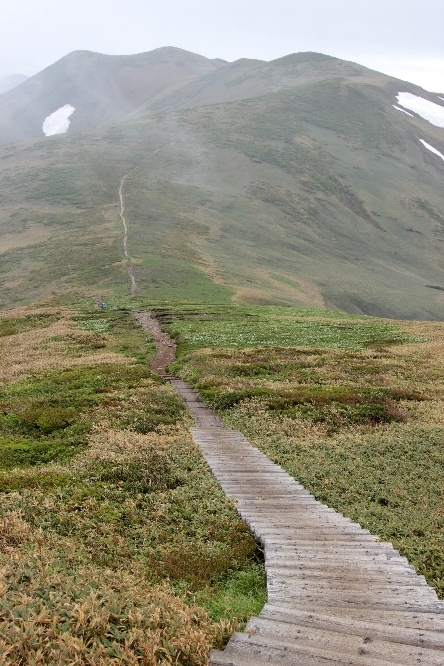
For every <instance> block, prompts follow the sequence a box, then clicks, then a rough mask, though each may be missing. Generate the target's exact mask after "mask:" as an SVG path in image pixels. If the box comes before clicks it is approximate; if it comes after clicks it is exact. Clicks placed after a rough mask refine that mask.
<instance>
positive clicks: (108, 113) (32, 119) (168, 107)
mask: <svg viewBox="0 0 444 666" xmlns="http://www.w3.org/2000/svg"><path fill="white" fill-rule="evenodd" d="M368 71H369V70H366V69H365V67H361V66H360V65H356V64H355V63H351V62H346V61H344V60H340V59H338V58H332V57H330V56H327V55H323V54H320V53H296V54H292V55H288V56H285V57H284V58H279V59H278V60H273V61H271V62H265V61H263V60H252V59H248V58H241V59H240V60H237V61H235V62H226V61H225V60H221V59H218V58H215V59H209V58H205V57H204V56H201V55H197V54H195V53H190V52H189V51H184V50H183V49H178V48H174V47H171V46H167V47H163V48H159V49H155V50H154V51H149V52H147V53H139V54H137V55H129V56H109V55H103V54H101V53H93V52H91V51H73V52H72V53H69V54H68V55H66V56H65V57H63V58H61V60H58V61H57V62H55V63H54V64H53V65H50V66H49V67H47V68H46V69H44V70H42V71H41V72H39V73H38V74H36V75H35V76H32V77H31V78H29V79H28V80H27V81H26V82H25V83H24V85H22V86H20V87H19V88H16V89H12V90H9V92H7V93H6V94H5V95H3V96H2V97H1V98H0V143H1V144H5V143H9V142H11V141H20V140H22V139H28V138H32V137H38V136H43V134H44V133H43V129H42V128H43V123H44V122H45V119H46V118H48V117H49V116H51V115H52V114H54V113H56V112H58V111H59V110H60V109H62V108H64V107H66V105H69V106H72V107H73V108H75V110H76V111H75V113H74V114H73V116H72V118H71V123H70V128H69V131H73V130H79V129H85V128H88V127H100V126H102V125H106V124H109V123H113V122H117V121H120V120H129V119H134V118H140V117H142V116H144V115H148V114H153V113H158V112H163V113H168V112H170V111H176V110H178V109H185V108H195V107H199V106H208V105H214V104H220V103H223V102H233V101H238V100H242V99H247V98H252V97H258V96H261V95H266V94H269V93H273V92H279V91H282V90H288V89H289V88H293V87H295V86H300V85H305V84H307V83H316V82H319V81H323V80H328V79H331V78H335V77H338V76H341V77H350V76H351V77H359V76H361V75H362V74H363V73H364V72H368ZM16 85H17V84H16Z"/></svg>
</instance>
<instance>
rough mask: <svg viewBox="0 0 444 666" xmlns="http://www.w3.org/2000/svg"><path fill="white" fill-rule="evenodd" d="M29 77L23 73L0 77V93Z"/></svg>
mask: <svg viewBox="0 0 444 666" xmlns="http://www.w3.org/2000/svg"><path fill="white" fill-rule="evenodd" d="M28 78H29V77H27V76H25V75H24V74H10V75H9V76H2V77H0V95H1V94H2V93H4V92H7V91H8V90H12V88H15V87H16V86H19V85H20V84H21V83H23V82H24V81H26V79H28Z"/></svg>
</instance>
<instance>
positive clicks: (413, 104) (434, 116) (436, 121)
mask: <svg viewBox="0 0 444 666" xmlns="http://www.w3.org/2000/svg"><path fill="white" fill-rule="evenodd" d="M396 99H397V100H398V103H399V104H400V105H401V106H403V107H404V108H406V109H410V111H414V112H415V113H417V114H418V116H421V117H422V118H424V120H428V122H429V123H431V124H432V125H435V126H436V127H444V107H443V106H441V105H440V104H435V103H434V102H429V100H428V99H424V97H418V95H412V94H411V93H408V92H400V93H398V95H397V97H396Z"/></svg>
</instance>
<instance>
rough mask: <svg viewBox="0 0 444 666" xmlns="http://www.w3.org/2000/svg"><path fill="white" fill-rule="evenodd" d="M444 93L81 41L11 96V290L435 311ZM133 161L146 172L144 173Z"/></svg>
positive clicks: (442, 296) (316, 61)
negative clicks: (132, 289)
mask: <svg viewBox="0 0 444 666" xmlns="http://www.w3.org/2000/svg"><path fill="white" fill-rule="evenodd" d="M443 132H444V95H443V94H436V93H430V92H427V91H425V90H423V89H422V88H420V87H419V86H415V85H413V84H411V83H408V82H405V81H401V80H399V79H396V78H393V77H389V76H386V75H384V74H381V73H379V72H376V71H373V70H370V69H367V68H365V67H363V66H361V65H359V64H356V63H353V62H348V61H344V60H341V59H338V58H333V57H330V56H327V55H323V54H320V53H311V52H308V53H295V54H290V55H288V56H285V57H283V58H279V59H277V60H273V61H270V62H265V61H261V60H251V59H240V60H237V61H235V62H231V63H230V62H226V61H224V60H221V59H208V58H205V57H203V56H200V55H197V54H194V53H190V52H188V51H184V50H182V49H177V48H173V47H165V48H160V49H156V50H154V51H151V52H148V53H141V54H138V55H134V56H106V55H102V54H98V53H92V52H89V51H76V52H73V53H71V54H69V55H67V56H65V57H64V58H62V59H61V60H59V61H58V62H56V63H54V64H53V65H51V66H50V67H48V68H46V69H45V70H43V71H42V72H40V73H39V74H37V75H35V76H33V77H31V78H30V79H29V80H27V81H25V82H24V83H23V84H21V85H20V86H18V87H17V88H15V89H13V90H10V91H8V92H6V93H4V94H3V95H1V96H0V142H1V143H3V144H4V145H3V146H2V147H1V148H0V192H1V207H0V247H1V248H2V254H1V270H0V295H1V303H2V304H3V305H8V304H11V303H17V302H22V301H23V300H26V299H28V300H29V299H37V298H41V297H45V296H48V295H50V294H59V293H60V294H67V293H71V292H72V291H74V292H76V293H77V292H78V290H86V291H88V292H94V293H97V290H98V289H99V290H102V291H106V290H118V291H119V292H122V291H123V292H125V291H127V290H128V271H127V265H126V258H125V256H126V255H125V254H124V253H123V246H122V231H123V230H122V220H121V218H120V216H119V210H120V203H119V191H120V187H121V184H122V178H123V177H124V176H126V178H125V181H124V187H123V190H122V197H123V200H124V205H125V219H126V223H127V225H128V233H127V237H128V238H127V241H128V257H127V259H128V261H129V260H131V266H132V268H131V275H133V277H134V279H135V281H136V283H137V287H138V293H140V294H141V295H143V294H146V295H148V296H150V297H155V298H172V297H173V298H175V297H177V298H185V299H193V298H196V299H198V300H199V299H200V300H202V299H203V300H205V299H210V300H212V301H214V300H216V301H217V299H219V298H222V299H224V300H225V301H226V300H227V299H234V301H235V302H239V303H278V304H288V305H290V304H296V305H301V304H303V305H309V306H313V305H315V306H317V307H330V308H337V309H341V310H345V311H349V312H356V313H364V314H369V315H377V316H384V317H398V318H410V319H414V318H418V319H439V320H444V263H443V259H442V256H443V254H442V253H443V247H444V245H443V244H444V191H443V187H442V182H443V176H444V159H443V157H444V134H443ZM136 167H137V168H136Z"/></svg>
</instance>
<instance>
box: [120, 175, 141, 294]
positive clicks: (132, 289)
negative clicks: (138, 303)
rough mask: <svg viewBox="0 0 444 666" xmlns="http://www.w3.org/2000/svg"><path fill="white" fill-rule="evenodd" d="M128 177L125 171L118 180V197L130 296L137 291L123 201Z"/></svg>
mask: <svg viewBox="0 0 444 666" xmlns="http://www.w3.org/2000/svg"><path fill="white" fill-rule="evenodd" d="M127 178H128V174H127V173H126V174H125V175H124V176H123V178H122V179H121V181H120V187H119V199H120V213H119V215H120V218H121V220H122V225H123V251H124V253H125V259H126V260H127V266H126V270H127V271H128V275H129V278H130V280H131V287H130V293H131V296H134V294H135V293H136V291H137V284H136V278H135V277H134V269H133V266H132V264H131V261H130V256H129V253H128V224H127V222H126V219H125V215H124V213H125V206H124V203H123V186H124V184H125V180H126V179H127Z"/></svg>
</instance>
